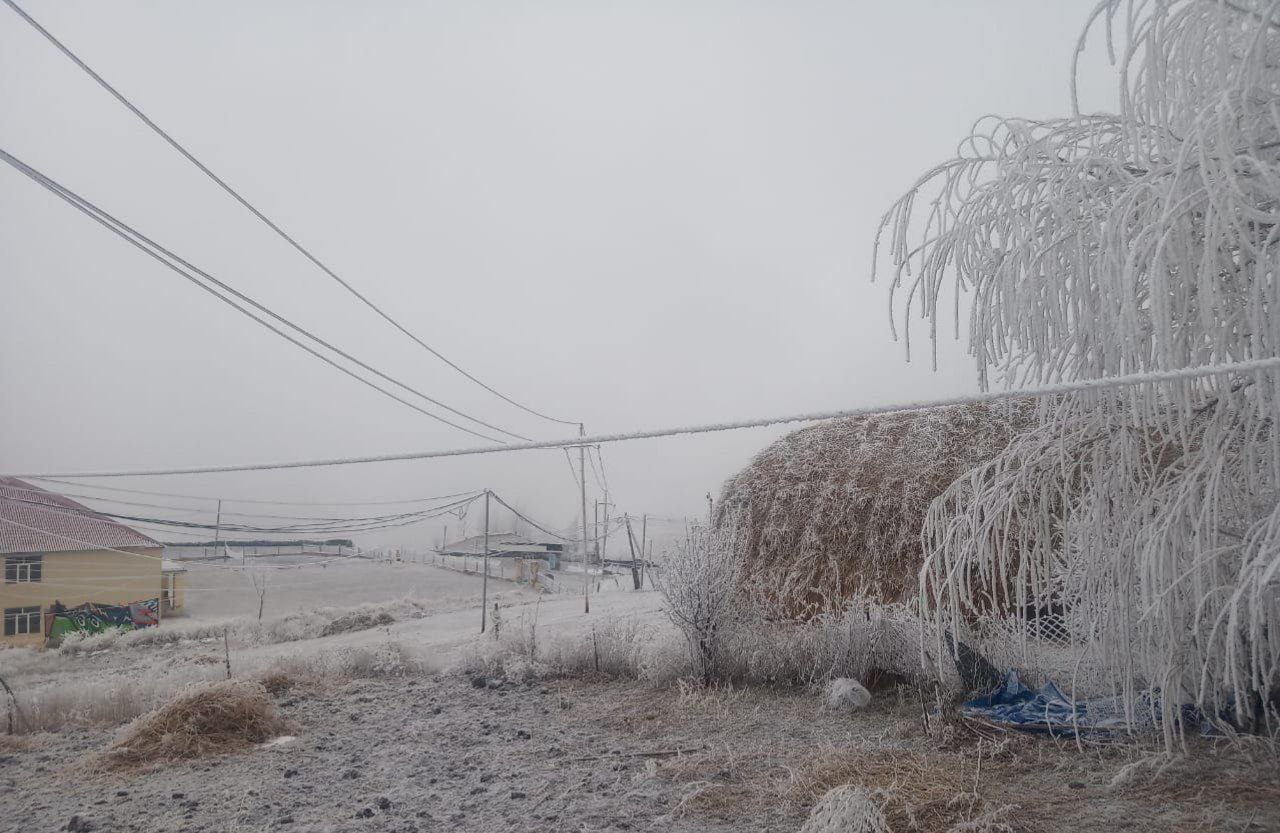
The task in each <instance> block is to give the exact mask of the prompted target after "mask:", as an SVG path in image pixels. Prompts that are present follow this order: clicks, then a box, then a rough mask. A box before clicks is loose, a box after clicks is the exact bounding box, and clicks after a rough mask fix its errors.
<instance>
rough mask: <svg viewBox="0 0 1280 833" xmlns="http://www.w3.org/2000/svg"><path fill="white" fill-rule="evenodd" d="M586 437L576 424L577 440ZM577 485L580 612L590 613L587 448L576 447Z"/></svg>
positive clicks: (580, 426) (582, 446) (581, 428)
mask: <svg viewBox="0 0 1280 833" xmlns="http://www.w3.org/2000/svg"><path fill="white" fill-rule="evenodd" d="M586 436H587V429H586V426H584V425H583V424H582V423H581V422H579V423H578V437H579V439H581V438H584V437H586ZM578 485H579V486H580V487H582V612H583V613H590V612H591V580H590V579H591V571H590V570H589V569H588V567H587V447H586V445H585V444H580V445H579V446H578Z"/></svg>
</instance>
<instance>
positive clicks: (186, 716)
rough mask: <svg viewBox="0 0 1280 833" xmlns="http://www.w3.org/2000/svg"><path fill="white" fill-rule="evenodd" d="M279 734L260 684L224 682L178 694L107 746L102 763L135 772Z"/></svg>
mask: <svg viewBox="0 0 1280 833" xmlns="http://www.w3.org/2000/svg"><path fill="white" fill-rule="evenodd" d="M283 729H284V722H283V721H282V720H281V719H280V718H279V717H278V716H277V715H276V709H275V704H274V703H272V702H271V696H270V695H269V694H268V693H267V690H266V689H265V688H263V686H262V684H261V683H256V682H242V681H239V680H227V681H223V682H220V683H214V684H212V685H204V686H199V687H196V688H191V689H188V690H186V691H183V692H181V693H180V694H179V695H178V696H177V697H176V698H174V699H173V700H171V701H169V702H167V703H165V704H164V705H163V706H161V707H160V708H158V709H156V710H155V711H153V712H151V713H149V714H147V715H146V716H144V717H141V718H139V719H138V720H137V721H136V722H135V723H134V724H133V725H131V726H130V727H129V728H128V729H127V730H126V731H125V734H124V736H123V737H121V738H120V740H118V741H116V742H115V743H114V744H112V746H111V748H110V749H109V750H108V751H107V753H106V755H105V756H104V762H105V763H108V764H110V765H114V766H125V767H134V766H143V765H146V764H152V763H157V762H160V761H165V760H176V759H184V758H200V757H204V756H205V755H211V754H219V753H226V752H233V751H236V750H238V749H243V748H245V747H247V746H249V745H251V744H255V743H262V742H263V741H265V740H267V739H269V738H271V737H272V736H273V735H277V734H280V733H281V732H282V731H283Z"/></svg>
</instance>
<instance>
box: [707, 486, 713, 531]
mask: <svg viewBox="0 0 1280 833" xmlns="http://www.w3.org/2000/svg"><path fill="white" fill-rule="evenodd" d="M713 509H714V506H713V504H712V503H711V493H710V492H707V527H708V528H710V527H711V525H712V524H713V523H714V521H715V513H714V512H713V511H712V510H713Z"/></svg>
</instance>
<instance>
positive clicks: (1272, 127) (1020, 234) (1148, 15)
mask: <svg viewBox="0 0 1280 833" xmlns="http://www.w3.org/2000/svg"><path fill="white" fill-rule="evenodd" d="M1090 33H1092V34H1093V35H1096V36H1100V37H1102V38H1104V39H1105V40H1106V41H1108V47H1109V52H1110V54H1111V55H1112V56H1113V58H1114V65H1115V66H1116V67H1117V75H1118V82H1119V83H1118V87H1119V92H1120V100H1119V111H1118V112H1117V113H1114V114H1112V113H1084V112H1081V110H1080V108H1079V106H1078V103H1076V102H1075V101H1074V100H1073V103H1072V114H1071V115H1070V116H1068V117H1066V118H1061V119H1053V120H1048V121H1032V120H1025V119H996V118H988V119H984V120H983V121H981V122H979V123H978V125H977V126H976V127H975V129H974V133H973V135H972V136H970V137H969V138H967V139H966V140H965V141H964V142H963V143H962V144H961V146H960V149H959V152H958V155H957V156H956V158H954V159H951V160H949V161H947V162H944V163H942V164H941V165H938V166H937V167H935V168H933V169H932V170H930V171H928V172H927V173H926V174H925V175H924V176H923V177H922V178H921V179H920V180H919V181H918V182H917V183H916V185H915V186H914V187H913V188H912V189H911V191H910V192H908V193H907V194H906V195H905V196H904V197H903V198H902V199H901V200H899V202H898V203H896V204H895V205H894V206H893V208H892V209H891V210H890V211H889V213H888V214H887V215H886V218H885V221H884V226H883V228H882V236H881V244H882V246H884V247H885V248H886V249H887V252H888V255H889V257H890V258H891V260H892V262H893V266H894V270H895V271H894V273H893V278H894V280H893V286H894V290H895V292H897V293H905V296H906V299H907V300H906V304H905V313H906V315H905V316H904V321H906V320H909V318H910V316H911V315H912V314H919V315H921V316H922V317H924V318H925V319H927V320H928V321H929V323H930V332H931V334H932V333H934V332H936V326H937V323H938V320H939V319H940V318H942V319H946V318H948V317H951V315H952V314H953V313H952V311H951V310H952V309H953V307H952V304H953V302H952V300H951V298H950V295H951V293H950V292H949V291H945V290H947V289H948V288H949V287H955V288H957V289H958V290H963V291H964V292H966V293H967V298H968V300H969V303H970V311H969V322H968V323H969V326H968V333H969V349H970V352H971V353H972V354H973V356H974V357H975V359H976V360H977V367H978V374H979V378H980V379H981V381H982V383H983V384H984V385H986V384H988V383H989V382H991V381H995V382H996V383H998V384H1004V385H1007V386H1009V387H1014V388H1016V387H1019V386H1022V385H1026V384H1035V383H1049V382H1054V381H1059V380H1070V379H1087V378H1099V377H1106V376H1115V375H1120V374H1130V373H1142V372H1146V371H1174V370H1178V369H1182V368H1191V367H1199V366H1205V365H1217V364H1224V363H1234V362H1240V361H1249V360H1258V359H1262V360H1266V359H1270V358H1274V357H1276V356H1277V355H1278V354H1280V281H1278V280H1277V274H1276V273H1277V269H1278V268H1280V3H1275V2H1262V1H1261V0H1231V2H1216V1H1215V0H1136V2H1134V1H1132V0H1105V2H1102V3H1101V4H1100V5H1099V6H1098V7H1097V9H1096V10H1095V12H1094V14H1093V15H1092V16H1091V17H1090V19H1089V22H1088V24H1087V25H1086V30H1085V34H1086V35H1088V34H1090ZM1084 45H1085V42H1084V39H1083V37H1082V40H1081V54H1084ZM1073 99H1074V85H1073ZM954 309H955V313H954V314H955V316H956V319H957V320H956V322H955V324H956V329H957V331H958V330H959V326H958V325H959V321H958V318H959V305H956V306H955V307H954ZM1278 414H1280V372H1277V371H1276V370H1274V369H1267V370H1254V371H1250V372H1244V373H1222V374H1220V375H1213V376H1207V377H1201V378H1196V379H1186V378H1183V379H1178V380H1166V381H1158V382H1156V381H1153V382H1148V383H1144V384H1142V385H1140V386H1128V387H1124V388H1118V389H1112V390H1106V391H1097V392H1091V393H1079V394H1074V395H1070V396H1065V397H1061V398H1058V399H1055V400H1053V401H1050V402H1042V403H1040V406H1039V419H1038V424H1037V425H1036V426H1035V427H1033V428H1032V429H1030V430H1028V431H1026V432H1024V433H1023V434H1021V435H1020V436H1019V437H1018V438H1017V439H1016V440H1015V441H1014V442H1012V443H1010V444H1009V446H1008V447H1007V448H1006V449H1005V450H1003V451H1001V452H1000V453H999V454H998V455H996V456H995V458H994V459H992V460H991V461H989V462H986V463H984V464H983V465H981V466H979V467H977V468H975V469H974V470H973V471H972V472H971V473H970V474H969V475H967V476H965V477H962V478H960V479H958V480H957V481H956V482H955V483H954V484H953V485H952V486H951V487H950V488H949V489H948V490H947V491H946V493H945V494H944V495H943V496H942V497H941V498H939V499H938V500H937V501H936V502H935V503H934V504H933V506H932V507H931V509H930V511H929V513H928V517H927V518H926V522H925V525H924V539H925V546H926V551H927V555H928V566H927V572H926V574H925V577H924V581H923V584H922V589H923V595H924V597H925V602H926V604H928V605H930V606H932V607H933V609H934V610H936V612H937V615H938V617H939V624H941V625H943V626H945V627H949V628H950V629H951V630H952V631H953V632H958V631H960V630H961V624H962V623H963V622H964V621H965V620H966V619H970V620H972V618H974V617H977V618H979V619H981V618H983V617H985V618H986V619H988V621H987V622H985V623H982V624H984V625H985V626H988V627H990V628H994V629H997V630H999V629H1001V628H1004V629H1005V631H1006V632H1009V630H1010V629H1009V628H1008V627H1007V626H1008V625H1009V624H1010V623H1011V622H1012V623H1013V624H1014V625H1017V624H1018V622H1023V623H1025V622H1027V621H1028V620H1029V617H1027V616H1026V613H1027V612H1028V611H1034V612H1036V613H1038V614H1045V613H1050V614H1052V615H1053V616H1056V617H1058V618H1059V620H1060V626H1061V627H1060V629H1059V632H1058V633H1057V634H1056V635H1055V639H1054V641H1055V642H1056V643H1057V645H1058V646H1059V647H1065V648H1066V649H1067V650H1068V652H1069V653H1070V654H1071V657H1070V661H1069V662H1068V663H1066V664H1065V665H1064V670H1065V669H1078V670H1080V671H1081V672H1083V673H1086V674H1089V675H1092V676H1095V677H1100V678H1102V679H1101V681H1102V682H1103V683H1104V684H1106V685H1107V686H1111V687H1114V688H1115V689H1116V690H1117V691H1118V692H1119V693H1121V694H1123V695H1124V702H1125V703H1126V704H1127V709H1128V710H1129V711H1130V712H1133V711H1135V710H1136V709H1137V708H1138V705H1139V704H1141V703H1144V702H1145V703H1151V702H1154V703H1158V704H1159V706H1158V715H1159V716H1160V717H1162V718H1163V720H1162V725H1163V726H1164V727H1165V732H1166V735H1165V736H1166V740H1167V741H1168V742H1173V741H1174V740H1175V738H1176V734H1177V731H1178V729H1179V728H1180V723H1179V720H1180V715H1181V714H1182V712H1181V711H1180V709H1179V708H1178V706H1179V704H1181V703H1185V702H1189V701H1190V702H1196V703H1198V704H1200V705H1201V707H1202V708H1203V709H1204V711H1206V712H1208V713H1209V714H1211V715H1227V716H1229V717H1230V719H1231V720H1232V721H1233V722H1235V723H1236V724H1237V725H1240V726H1247V727H1259V726H1261V725H1263V724H1262V721H1263V720H1264V719H1265V712H1266V710H1267V708H1268V707H1267V703H1268V702H1270V703H1271V704H1272V707H1274V704H1275V702H1276V697H1277V690H1278V689H1280V679H1278V675H1280V496H1278V487H1280V435H1278V434H1277V431H1276V425H1275V420H1276V418H1277V415H1278ZM993 585H995V586H998V587H999V588H1002V589H1001V590H998V591H996V592H995V593H994V594H993V591H992V589H991V588H992V586H993ZM1001 618H1003V620H1004V621H996V620H997V619H1001ZM939 630H941V629H939ZM1012 630H1013V631H1015V632H1016V631H1017V630H1018V628H1017V627H1014V628H1012ZM1022 630H1023V632H1024V635H1025V631H1026V628H1023V629H1022ZM1025 644H1026V645H1027V647H1026V650H1027V651H1035V650H1038V649H1039V647H1040V646H1039V645H1037V644H1035V643H1034V641H1029V642H1028V643H1025ZM1131 716H1132V715H1131ZM1273 718H1274V710H1273ZM1273 725H1274V724H1273Z"/></svg>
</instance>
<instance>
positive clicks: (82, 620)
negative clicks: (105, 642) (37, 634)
mask: <svg viewBox="0 0 1280 833" xmlns="http://www.w3.org/2000/svg"><path fill="white" fill-rule="evenodd" d="M158 624H160V600H159V599H143V600H142V601H140V602H130V603H129V604H123V605H110V604H95V603H94V602H85V603H84V604H82V605H80V606H79V607H69V608H68V607H61V606H60V605H59V606H58V608H55V609H54V610H53V611H52V612H50V613H46V614H45V636H46V637H57V636H62V635H63V634H64V633H69V632H71V631H85V632H87V633H100V632H101V631H105V630H106V629H108V628H128V629H133V628H149V627H151V626H152V625H158Z"/></svg>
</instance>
